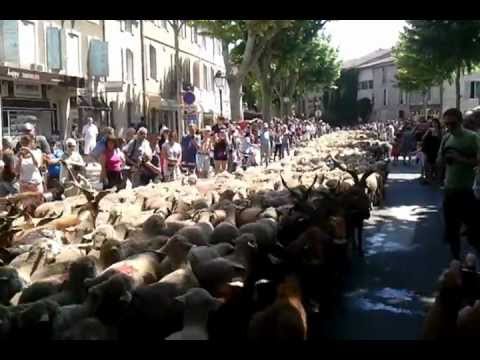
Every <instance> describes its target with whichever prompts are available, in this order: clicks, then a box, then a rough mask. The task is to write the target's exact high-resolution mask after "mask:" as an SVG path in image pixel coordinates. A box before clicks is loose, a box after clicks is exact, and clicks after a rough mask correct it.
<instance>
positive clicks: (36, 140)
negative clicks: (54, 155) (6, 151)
mask: <svg viewBox="0 0 480 360" xmlns="http://www.w3.org/2000/svg"><path fill="white" fill-rule="evenodd" d="M35 119H36V118H35ZM20 132H21V134H22V135H27V136H30V137H31V138H32V144H34V145H35V146H37V147H39V148H40V150H41V152H42V154H50V153H51V150H50V145H49V144H48V141H47V139H46V138H45V136H43V135H35V126H34V125H33V124H32V123H29V122H27V123H25V124H23V126H22V127H21V130H20ZM21 147H22V145H21V143H20V142H18V143H17V146H16V147H15V153H17V154H18V152H19V151H20V148H21Z"/></svg>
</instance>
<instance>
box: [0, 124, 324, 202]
mask: <svg viewBox="0 0 480 360" xmlns="http://www.w3.org/2000/svg"><path fill="white" fill-rule="evenodd" d="M21 131H22V134H21V136H20V138H19V140H18V143H17V144H16V146H15V147H14V146H12V141H11V139H9V138H4V139H3V149H2V170H1V174H0V177H1V178H0V197H3V196H7V195H11V194H15V193H18V192H27V191H30V192H40V193H46V192H54V191H52V189H58V188H61V189H62V194H63V195H64V196H71V195H75V194H76V193H78V188H77V187H75V186H73V185H74V184H73V182H74V181H77V182H78V181H79V178H81V177H82V175H85V169H86V167H87V165H88V164H89V163H93V164H98V166H99V167H101V171H100V175H99V180H100V181H101V183H102V184H103V186H102V187H103V188H104V189H109V188H113V187H115V188H117V189H122V188H125V187H126V186H128V185H129V184H130V185H131V186H132V187H137V186H141V185H147V184H148V183H150V182H167V181H175V180H178V179H179V178H180V177H181V176H182V174H185V175H187V174H188V175H191V174H195V175H196V176H197V177H199V178H208V177H209V176H211V175H212V174H218V173H221V172H223V171H228V172H233V171H235V170H236V169H237V168H238V167H242V168H243V169H246V168H248V167H250V166H268V164H269V163H270V162H271V161H276V160H277V159H283V158H284V157H285V156H288V155H289V154H290V150H291V149H292V147H294V146H295V144H297V143H298V142H300V141H306V140H310V139H312V138H315V137H318V136H320V135H322V134H326V133H328V132H330V131H331V128H330V126H329V125H328V124H326V123H325V122H323V121H321V120H320V121H315V120H313V119H309V120H306V119H298V118H294V117H288V118H285V119H283V120H281V119H278V118H274V119H273V120H272V121H271V122H270V123H267V122H263V121H262V120H261V119H254V120H241V121H238V122H235V123H234V122H231V121H228V120H227V119H225V118H223V117H219V118H218V119H217V122H216V123H215V124H214V125H213V126H205V127H204V128H202V129H200V128H198V127H197V126H196V125H195V124H190V125H188V129H187V133H186V135H184V136H183V137H181V138H180V137H179V135H178V134H177V132H176V131H175V130H171V129H168V128H167V127H165V126H164V127H162V128H161V130H160V133H159V134H158V136H150V137H149V136H148V135H149V134H148V131H147V129H146V128H145V127H143V126H139V127H137V128H133V127H132V128H128V129H127V130H126V131H125V132H124V134H123V136H115V131H114V129H113V128H111V127H105V128H103V129H102V130H101V131H99V129H98V127H97V125H96V124H95V123H94V120H93V119H92V118H91V117H90V118H87V119H86V125H85V126H84V127H83V129H82V130H81V132H79V131H78V129H77V128H76V127H75V128H74V129H72V134H71V137H70V138H68V139H67V140H66V141H65V142H64V143H62V142H59V141H56V142H55V141H53V142H50V143H49V142H48V141H47V139H46V138H45V137H44V136H42V135H39V134H37V133H36V131H35V126H33V125H32V124H31V123H26V124H25V125H24V126H23V128H22V129H21ZM80 144H81V145H82V148H81V149H80Z"/></svg>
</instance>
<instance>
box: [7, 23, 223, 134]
mask: <svg viewBox="0 0 480 360" xmlns="http://www.w3.org/2000/svg"><path fill="white" fill-rule="evenodd" d="M174 40H175V39H174V35H173V31H172V29H170V25H169V23H168V20H148V21H147V20H0V96H1V98H2V112H1V113H2V122H3V124H2V131H3V135H11V136H15V135H16V134H17V133H18V131H17V130H18V128H19V126H20V125H21V124H22V123H24V122H26V121H27V120H26V119H28V121H31V119H32V117H31V115H33V116H34V117H35V118H36V119H38V123H37V124H36V125H37V128H38V130H39V132H40V133H42V134H45V135H47V136H58V137H60V138H65V137H66V136H68V135H69V134H70V132H71V127H72V124H76V125H77V126H78V127H79V128H81V127H82V126H83V124H84V122H85V119H86V118H87V117H88V116H92V117H93V118H94V119H95V121H96V123H97V125H98V126H99V127H103V126H107V125H108V126H112V127H114V128H115V129H116V130H117V133H118V134H119V135H121V134H122V133H123V132H124V131H125V129H126V128H127V127H129V126H133V125H136V124H137V123H139V122H141V121H142V120H143V121H144V122H145V123H147V125H148V127H149V130H150V131H152V132H158V130H159V128H160V127H161V126H164V125H165V126H168V127H170V128H176V129H178V128H179V126H178V118H179V116H178V112H179V111H183V112H184V114H185V120H186V123H188V122H195V123H197V124H198V125H199V126H203V125H206V124H210V123H213V121H214V118H215V117H216V116H218V115H220V114H221V113H222V114H223V115H224V116H226V117H230V104H229V92H228V85H227V83H226V82H225V81H223V87H222V95H223V96H222V104H220V92H219V89H218V88H217V87H216V86H215V83H216V82H215V75H216V74H217V72H219V73H221V74H225V67H224V62H223V57H222V53H221V52H222V50H221V43H220V42H219V41H218V40H217V39H213V38H211V37H207V36H203V35H201V34H199V30H198V29H195V28H192V27H189V26H185V27H184V28H183V30H182V32H181V34H180V42H179V50H180V58H181V63H182V79H183V84H182V85H183V89H182V90H183V91H192V92H193V93H194V94H195V102H194V103H193V104H192V105H191V106H185V104H183V102H181V103H180V104H178V102H177V99H176V93H175V76H174V55H175V46H174V44H175V41H174Z"/></svg>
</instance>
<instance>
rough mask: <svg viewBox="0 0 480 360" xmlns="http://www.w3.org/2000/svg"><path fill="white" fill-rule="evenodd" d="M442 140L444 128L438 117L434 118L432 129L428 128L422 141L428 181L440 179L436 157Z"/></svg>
mask: <svg viewBox="0 0 480 360" xmlns="http://www.w3.org/2000/svg"><path fill="white" fill-rule="evenodd" d="M441 141H442V129H441V126H440V121H439V120H438V119H433V120H432V125H431V127H430V129H428V130H427V132H426V133H425V135H424V136H423V141H422V152H423V153H424V157H425V178H426V181H427V183H432V181H434V180H435V179H438V171H437V167H436V158H437V154H438V149H439V148H440V142H441Z"/></svg>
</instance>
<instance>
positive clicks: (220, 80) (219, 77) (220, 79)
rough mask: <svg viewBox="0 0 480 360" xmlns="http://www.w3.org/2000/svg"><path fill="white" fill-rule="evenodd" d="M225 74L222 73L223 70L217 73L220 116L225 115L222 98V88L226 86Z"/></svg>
mask: <svg viewBox="0 0 480 360" xmlns="http://www.w3.org/2000/svg"><path fill="white" fill-rule="evenodd" d="M224 80H225V76H223V75H222V72H221V71H220V70H219V71H217V73H216V74H215V86H216V87H217V88H218V92H219V93H220V116H223V99H222V89H223V87H224V86H225V82H224Z"/></svg>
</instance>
